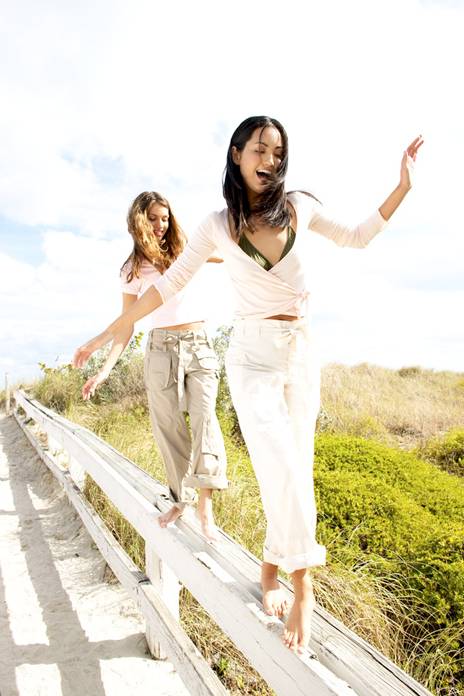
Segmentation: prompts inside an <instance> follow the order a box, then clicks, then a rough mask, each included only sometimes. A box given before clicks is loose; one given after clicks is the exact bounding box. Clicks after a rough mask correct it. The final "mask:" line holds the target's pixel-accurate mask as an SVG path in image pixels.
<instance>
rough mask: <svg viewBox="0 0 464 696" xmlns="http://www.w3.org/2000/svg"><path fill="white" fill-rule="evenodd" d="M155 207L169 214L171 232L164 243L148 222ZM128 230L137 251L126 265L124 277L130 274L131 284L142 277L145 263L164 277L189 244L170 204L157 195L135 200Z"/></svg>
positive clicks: (167, 231) (130, 209) (144, 193)
mask: <svg viewBox="0 0 464 696" xmlns="http://www.w3.org/2000/svg"><path fill="white" fill-rule="evenodd" d="M152 203H158V204H159V205H162V206H163V207H164V208H167V209H168V211H169V225H168V229H167V230H166V234H165V235H164V237H163V239H161V240H158V239H157V237H156V235H154V234H153V228H152V225H151V223H150V221H149V219H148V211H149V209H150V206H151V204H152ZM127 229H128V231H129V234H130V235H131V237H132V239H133V241H134V248H133V249H132V252H131V253H130V254H129V256H128V258H127V259H126V260H125V261H124V263H123V265H122V268H121V273H127V282H128V283H130V282H131V280H132V279H133V278H134V277H135V278H139V277H140V267H141V265H142V263H143V261H144V260H146V261H149V262H150V263H151V264H152V265H153V266H154V267H155V268H156V269H157V270H158V271H160V273H163V272H164V271H165V270H166V269H167V268H169V266H170V265H171V264H172V263H173V262H174V261H175V260H176V258H177V257H178V256H179V254H180V253H181V251H182V249H183V248H184V246H185V244H186V241H187V240H186V238H185V235H184V233H183V231H182V228H181V227H180V225H179V223H178V222H177V220H176V217H175V215H174V213H173V212H172V209H171V206H170V205H169V201H168V200H167V199H166V198H164V196H162V195H161V194H160V193H157V191H143V193H139V195H138V196H137V198H135V200H134V201H133V203H132V205H131V206H130V208H129V211H128V213H127Z"/></svg>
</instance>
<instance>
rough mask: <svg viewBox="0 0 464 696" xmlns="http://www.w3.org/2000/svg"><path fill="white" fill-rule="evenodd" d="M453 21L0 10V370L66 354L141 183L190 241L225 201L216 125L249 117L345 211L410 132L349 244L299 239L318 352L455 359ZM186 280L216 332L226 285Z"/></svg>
mask: <svg viewBox="0 0 464 696" xmlns="http://www.w3.org/2000/svg"><path fill="white" fill-rule="evenodd" d="M463 32H464V0H463V1H462V2H461V1H457V0H456V1H455V2H446V1H445V2H439V1H436V2H435V1H433V0H429V1H422V2H419V0H401V1H400V0H370V1H361V0H350V2H349V3H348V2H344V1H342V0H324V1H322V0H321V1H320V2H313V1H311V0H306V1H304V2H303V1H297V0H286V2H285V3H282V2H280V1H279V2H275V1H274V0H267V1H266V2H265V3H264V2H255V1H253V0H247V2H244V1H243V0H234V2H222V1H220V0H215V1H214V2H212V1H211V2H210V1H209V0H198V1H197V2H195V3H193V2H191V1H187V0H185V1H184V0H171V1H170V2H169V3H168V2H155V1H153V0H151V1H148V0H131V2H128V1H127V0H126V1H125V2H122V1H119V0H111V1H109V0H92V1H88V0H81V1H80V2H79V3H77V2H76V3H62V2H58V0H56V1H52V0H41V1H40V2H35V0H34V2H33V1H32V0H29V1H26V0H17V1H16V2H15V3H7V2H2V3H1V4H0V66H1V68H0V87H1V94H2V108H1V111H0V122H1V128H0V151H1V157H0V178H1V186H0V271H1V272H0V315H1V316H0V327H1V328H0V379H3V377H2V375H3V373H5V372H8V373H9V375H10V380H11V381H12V382H17V381H19V380H22V379H30V378H32V377H34V376H37V375H38V374H39V371H38V367H37V365H38V362H39V361H40V362H45V363H46V364H47V365H49V366H57V365H59V364H62V363H66V362H68V361H69V360H70V358H71V356H72V354H73V352H74V350H75V348H76V347H77V346H78V345H80V344H81V343H83V342H84V341H85V340H87V339H88V338H90V337H91V336H93V335H95V334H96V333H98V332H99V331H101V330H102V329H103V328H104V327H105V326H106V325H107V324H108V323H109V322H110V321H111V320H112V319H113V318H114V317H115V316H116V315H117V314H118V313H119V307H120V303H121V295H120V289H119V277H118V274H119V268H120V266H121V264H122V262H123V261H124V260H125V258H126V257H127V255H128V254H129V253H130V250H131V244H130V237H129V235H128V233H127V226H126V222H125V218H126V213H127V209H128V207H129V205H130V203H131V201H132V200H133V199H134V198H135V196H136V195H137V194H138V193H139V192H140V191H143V190H157V191H160V192H161V193H162V194H164V195H165V196H166V197H167V198H168V199H169V200H170V202H171V204H172V207H173V209H174V211H175V213H176V215H177V217H178V218H179V220H180V222H181V224H182V226H183V227H184V228H185V230H186V231H187V232H189V231H190V230H193V229H194V228H195V226H196V225H197V224H198V223H199V222H200V221H201V220H202V219H203V218H204V217H206V215H207V214H208V213H209V212H210V211H211V210H218V209H221V208H223V207H224V203H223V199H222V192H221V181H222V172H223V168H224V164H225V158H226V152H227V147H228V143H229V140H230V136H231V134H232V132H233V130H234V129H235V128H236V126H237V125H238V124H239V123H240V122H241V121H242V120H243V119H244V118H246V117H247V116H250V115H253V114H268V115H270V116H273V117H275V118H278V119H279V120H280V121H281V122H282V123H283V124H284V126H285V128H286V130H287V132H288V135H289V144H290V161H289V173H288V178H287V183H288V189H289V190H291V189H294V188H300V189H306V190H309V191H312V192H313V193H314V194H315V195H316V196H317V197H318V198H319V199H320V200H322V202H323V203H324V205H326V206H327V207H328V208H330V210H331V211H335V212H336V214H337V217H339V218H341V219H346V220H347V221H349V222H356V221H360V220H362V219H364V218H365V217H367V216H368V215H369V214H370V213H372V212H373V211H374V210H375V208H377V207H379V206H380V205H381V203H382V202H383V200H384V199H385V198H386V197H387V195H388V194H389V193H390V192H391V190H393V188H394V187H395V186H396V185H397V183H398V180H399V167H400V161H401V156H402V152H403V150H404V148H405V147H406V146H407V145H408V144H409V142H410V141H411V140H413V138H414V137H415V136H416V135H418V134H422V135H423V136H424V138H425V144H424V146H423V148H422V149H421V151H420V153H419V155H418V161H417V164H416V170H415V179H414V186H413V189H412V190H411V191H410V193H409V194H408V196H407V197H406V199H405V201H404V202H403V204H402V205H401V206H400V208H399V209H398V210H397V211H396V213H395V214H394V216H393V217H392V219H391V221H390V222H389V225H388V227H387V229H386V230H384V231H383V232H382V233H381V234H380V235H379V236H378V237H376V239H375V240H374V241H373V242H372V243H371V244H370V245H369V247H368V248H367V249H364V250H347V249H339V248H338V247H336V246H335V245H334V244H332V243H330V242H328V241H327V240H325V239H322V238H319V237H318V235H316V234H314V233H311V232H308V235H311V243H310V245H309V252H308V264H309V267H310V269H311V273H312V279H313V280H312V287H311V292H312V302H311V305H312V312H313V321H314V325H315V327H316V329H317V331H316V334H317V337H318V343H319V351H320V355H321V359H322V362H323V364H325V363H329V362H339V363H344V364H357V363H361V362H369V363H373V364H377V365H382V366H385V367H391V368H399V367H402V366H407V365H420V366H422V367H425V368H431V369H435V370H454V371H463V370H464V367H463V359H462V353H463V351H462V345H463V339H464V322H463V321H462V316H463V306H464V302H463V300H464V274H463V263H464V261H463V259H464V242H463V238H464V237H463V231H464V230H463V223H462V214H461V205H462V204H461V187H462V162H463V161H464V139H463V124H464V107H463V103H462V65H463V64H464V45H463V42H462V35H463ZM204 282H205V289H206V293H205V294H206V296H207V298H208V302H209V305H208V306H209V309H210V312H211V326H212V328H213V330H214V329H215V327H217V326H218V325H220V324H229V323H230V322H231V321H232V306H231V301H230V288H229V287H228V282H227V278H226V277H225V270H224V269H223V268H221V267H215V268H214V269H213V268H208V269H206V270H205V271H204ZM211 288H213V291H211ZM139 328H140V329H142V330H144V331H145V332H146V331H147V328H148V327H147V323H146V322H141V324H140V326H139Z"/></svg>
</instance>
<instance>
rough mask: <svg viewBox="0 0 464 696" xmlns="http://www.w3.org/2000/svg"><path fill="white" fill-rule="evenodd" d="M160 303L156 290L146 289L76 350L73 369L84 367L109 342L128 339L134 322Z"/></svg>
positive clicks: (152, 287) (159, 296) (153, 288)
mask: <svg viewBox="0 0 464 696" xmlns="http://www.w3.org/2000/svg"><path fill="white" fill-rule="evenodd" d="M162 303H163V301H162V299H161V295H160V294H159V292H158V290H156V289H155V287H154V286H151V287H150V288H148V290H147V291H146V292H144V294H143V295H142V296H141V297H139V299H138V300H136V301H135V302H134V303H133V304H131V306H130V307H129V308H128V309H127V311H125V312H123V314H121V316H119V317H118V318H117V319H116V320H115V321H113V322H111V324H110V325H109V326H107V327H106V329H105V330H104V331H102V333H101V334H98V336H95V337H94V338H92V339H90V341H87V343H84V345H82V346H81V347H80V348H78V349H77V350H76V352H75V353H74V357H73V361H72V364H73V365H74V367H84V365H85V364H86V362H87V360H88V359H89V358H90V356H91V355H92V353H95V351H96V350H98V349H99V348H102V347H103V346H105V345H106V344H107V343H109V342H110V341H113V342H114V344H115V342H116V341H117V342H119V340H120V338H121V337H124V336H129V338H130V337H131V336H132V332H133V330H134V324H135V322H136V321H138V320H139V319H142V318H143V317H144V316H146V315H147V314H150V312H153V310H155V309H157V308H158V307H159V306H160V305H161V304H162ZM128 340H129V339H128ZM121 352H122V351H121ZM118 357H119V356H118ZM114 362H116V360H115V361H114Z"/></svg>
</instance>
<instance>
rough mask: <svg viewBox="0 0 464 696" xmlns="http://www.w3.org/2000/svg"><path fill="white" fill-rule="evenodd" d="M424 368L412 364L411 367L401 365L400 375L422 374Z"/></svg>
mask: <svg viewBox="0 0 464 696" xmlns="http://www.w3.org/2000/svg"><path fill="white" fill-rule="evenodd" d="M421 372H422V369H421V368H420V367H418V366H417V365H411V367H400V369H399V370H398V374H399V376H400V377H417V375H420V374H421Z"/></svg>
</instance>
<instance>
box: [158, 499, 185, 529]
mask: <svg viewBox="0 0 464 696" xmlns="http://www.w3.org/2000/svg"><path fill="white" fill-rule="evenodd" d="M182 512H183V510H181V508H179V507H177V506H176V505H173V506H172V508H171V509H170V510H168V511H167V512H165V513H163V514H162V515H159V517H158V524H159V526H160V527H163V529H165V527H167V526H168V524H172V523H173V522H175V521H176V520H177V518H178V517H180V516H181V515H182Z"/></svg>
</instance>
